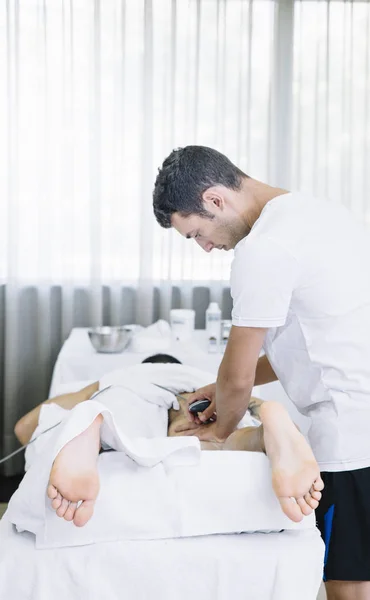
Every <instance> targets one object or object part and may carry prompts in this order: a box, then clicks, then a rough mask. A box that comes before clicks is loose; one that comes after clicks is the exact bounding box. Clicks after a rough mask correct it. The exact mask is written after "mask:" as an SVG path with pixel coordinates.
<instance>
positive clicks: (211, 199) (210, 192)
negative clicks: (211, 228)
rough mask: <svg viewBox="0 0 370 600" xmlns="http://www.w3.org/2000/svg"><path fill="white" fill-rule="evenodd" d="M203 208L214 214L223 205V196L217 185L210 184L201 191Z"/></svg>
mask: <svg viewBox="0 0 370 600" xmlns="http://www.w3.org/2000/svg"><path fill="white" fill-rule="evenodd" d="M203 203H204V208H205V209H206V210H208V211H209V212H210V213H212V214H214V213H215V212H217V211H218V210H223V209H224V207H225V196H224V194H223V190H222V188H221V187H219V186H212V187H210V188H208V189H207V190H205V192H203Z"/></svg>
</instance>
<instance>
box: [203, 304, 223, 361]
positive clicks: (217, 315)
mask: <svg viewBox="0 0 370 600" xmlns="http://www.w3.org/2000/svg"><path fill="white" fill-rule="evenodd" d="M206 332H207V346H208V352H219V351H220V337H221V309H220V307H219V306H218V304H217V302H211V303H210V305H209V307H208V308H207V310H206Z"/></svg>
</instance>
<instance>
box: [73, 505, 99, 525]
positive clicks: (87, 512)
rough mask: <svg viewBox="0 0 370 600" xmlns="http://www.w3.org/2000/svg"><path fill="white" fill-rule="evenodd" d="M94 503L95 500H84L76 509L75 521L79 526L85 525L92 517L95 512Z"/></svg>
mask: <svg viewBox="0 0 370 600" xmlns="http://www.w3.org/2000/svg"><path fill="white" fill-rule="evenodd" d="M94 504H95V501H94V500H84V502H82V503H81V504H80V506H79V507H78V508H77V509H76V512H75V516H74V519H73V523H74V524H75V525H76V526H77V527H83V526H84V525H86V523H87V522H88V520H89V519H91V517H92V515H93V512H94Z"/></svg>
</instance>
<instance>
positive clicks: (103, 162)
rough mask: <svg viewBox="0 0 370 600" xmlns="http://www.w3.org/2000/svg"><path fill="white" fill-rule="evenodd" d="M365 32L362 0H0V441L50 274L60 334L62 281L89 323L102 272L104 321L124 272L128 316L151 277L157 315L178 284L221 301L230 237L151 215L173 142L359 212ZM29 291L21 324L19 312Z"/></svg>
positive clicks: (41, 317) (140, 311)
mask: <svg viewBox="0 0 370 600" xmlns="http://www.w3.org/2000/svg"><path fill="white" fill-rule="evenodd" d="M369 38H370V3H369V0H364V1H360V0H353V1H349V0H3V1H2V2H1V3H0V280H1V282H2V283H3V286H2V287H1V288H0V311H1V313H2V326H0V330H1V331H0V359H1V352H2V351H3V360H2V361H1V360H0V363H1V365H2V366H0V371H1V368H2V380H3V390H2V392H3V400H2V405H3V407H4V406H5V411H3V412H4V414H5V417H4V421H3V427H2V429H3V432H4V431H5V438H4V436H3V438H4V439H5V442H6V444H5V445H6V446H8V448H7V449H9V447H10V446H11V445H12V440H13V437H12V427H13V425H14V421H15V419H16V417H18V416H19V413H20V412H21V408H20V406H21V405H22V402H24V401H23V398H25V397H27V398H31V399H30V400H27V402H29V403H31V404H32V403H33V404H34V403H35V402H36V401H38V400H41V399H42V398H36V397H33V396H35V393H30V390H29V381H30V379H32V377H36V375H35V373H36V374H37V380H38V381H40V380H41V381H43V385H42V386H41V388H40V389H41V390H44V391H45V390H47V384H48V378H49V375H50V373H49V370H48V369H46V368H44V366H45V365H47V364H48V361H50V356H51V347H52V345H53V339H54V340H55V336H56V334H55V331H54V326H53V322H54V320H55V319H54V317H55V311H56V308H55V302H56V300H55V297H54V296H55V295H53V290H55V286H59V289H61V296H58V299H57V304H58V310H59V312H60V323H59V329H60V339H61V340H63V339H64V338H65V336H66V335H68V333H69V331H70V329H71V327H72V326H73V323H74V317H75V313H76V293H75V292H76V289H80V288H83V290H84V293H85V294H87V297H88V310H87V312H88V314H87V317H86V321H87V322H88V323H90V324H99V323H101V322H102V321H103V285H104V286H106V287H107V286H108V287H109V289H110V292H111V293H110V300H109V302H110V304H111V314H112V319H111V322H112V323H117V324H118V323H119V322H120V321H121V317H122V300H121V290H122V286H123V285H129V286H132V287H133V288H134V289H135V290H136V297H137V299H138V301H137V303H136V306H135V315H134V317H135V318H134V320H135V321H136V322H138V323H141V324H144V325H145V324H148V323H150V322H151V320H152V317H153V302H154V298H155V296H154V294H153V291H154V289H157V290H159V295H158V296H157V297H158V298H159V314H160V316H162V317H165V318H166V317H167V316H168V310H169V307H170V304H171V292H172V288H173V286H174V285H177V284H179V283H180V284H181V293H182V296H181V303H182V305H183V306H184V307H187V306H190V305H191V303H192V291H193V288H194V287H195V286H198V285H199V284H203V285H204V284H205V285H207V286H209V287H210V288H211V297H212V299H214V300H220V298H221V294H222V289H223V287H224V286H227V281H228V276H229V266H230V261H231V258H232V257H231V255H230V253H222V252H218V251H214V252H212V253H211V254H210V255H207V254H206V253H204V252H202V251H201V249H200V248H198V247H197V246H196V245H195V244H193V243H192V242H190V241H186V240H184V239H182V238H181V237H180V236H179V235H178V234H177V233H176V232H172V231H168V230H162V229H161V228H160V227H159V226H158V225H157V224H156V222H155V220H154V217H153V214H152V201H151V194H152V189H153V184H154V180H155V176H156V172H157V169H158V167H159V166H160V165H161V163H162V161H163V159H164V158H165V156H166V155H167V154H168V153H169V152H170V151H171V150H172V149H173V148H174V147H178V146H183V145H186V144H203V145H209V146H213V147H215V148H217V149H219V150H220V151H222V152H224V153H226V154H227V155H228V156H229V157H230V158H231V159H232V160H234V161H235V162H236V163H237V164H238V165H239V166H240V167H241V168H242V169H243V170H245V171H246V172H247V173H249V174H250V175H252V176H253V177H256V178H259V179H261V180H264V181H267V182H269V183H271V184H273V185H274V184H276V185H281V186H286V187H288V188H289V187H293V188H303V189H309V190H310V191H313V192H315V193H318V194H322V195H325V196H332V197H333V199H334V200H336V201H339V202H344V203H346V204H348V206H350V207H351V208H352V209H353V210H354V211H355V212H356V214H357V215H358V216H359V217H360V218H363V219H367V220H370V197H369V191H370V190H369V185H370V184H369V178H370V175H369V169H368V166H369V146H370V125H369V123H370V121H369V112H370V92H369V80H370V79H369V78H370V75H369V69H370V44H369ZM27 286H28V287H29V286H31V289H32V294H31V295H30V296H24V295H23V296H22V294H23V292H24V290H25V289H26V288H27ZM22 298H23V299H22ZM25 298H26V299H25ZM28 302H32V303H33V306H34V312H33V315H34V316H33V319H32V322H25V318H23V321H22V320H21V319H20V315H21V316H22V314H23V316H24V314H25V311H24V308H25V304H28ZM123 309H124V307H123ZM30 329H31V330H32V332H33V334H32V337H31V336H30V334H29V330H30ZM2 335H3V341H2V337H1V336H2ZM53 336H54V337H53ZM31 340H32V342H31ZM20 352H23V353H26V354H25V359H24V361H25V362H24V364H25V365H26V367H25V368H23V367H22V369H20V365H19V356H20ZM30 357H31V358H30ZM0 375H1V373H0ZM35 389H36V388H35ZM0 401H1V400H0ZM22 406H23V408H24V407H25V405H24V403H23V405H22ZM0 441H1V440H0Z"/></svg>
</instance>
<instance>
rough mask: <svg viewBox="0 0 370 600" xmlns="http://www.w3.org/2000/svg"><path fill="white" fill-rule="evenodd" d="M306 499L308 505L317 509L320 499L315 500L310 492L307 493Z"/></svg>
mask: <svg viewBox="0 0 370 600" xmlns="http://www.w3.org/2000/svg"><path fill="white" fill-rule="evenodd" d="M304 499H305V500H306V502H307V504H308V506H310V507H311V508H312V510H316V508H317V507H318V506H319V503H318V501H317V500H315V498H313V497H312V496H311V494H310V493H308V494H306V495H305V497H304Z"/></svg>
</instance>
